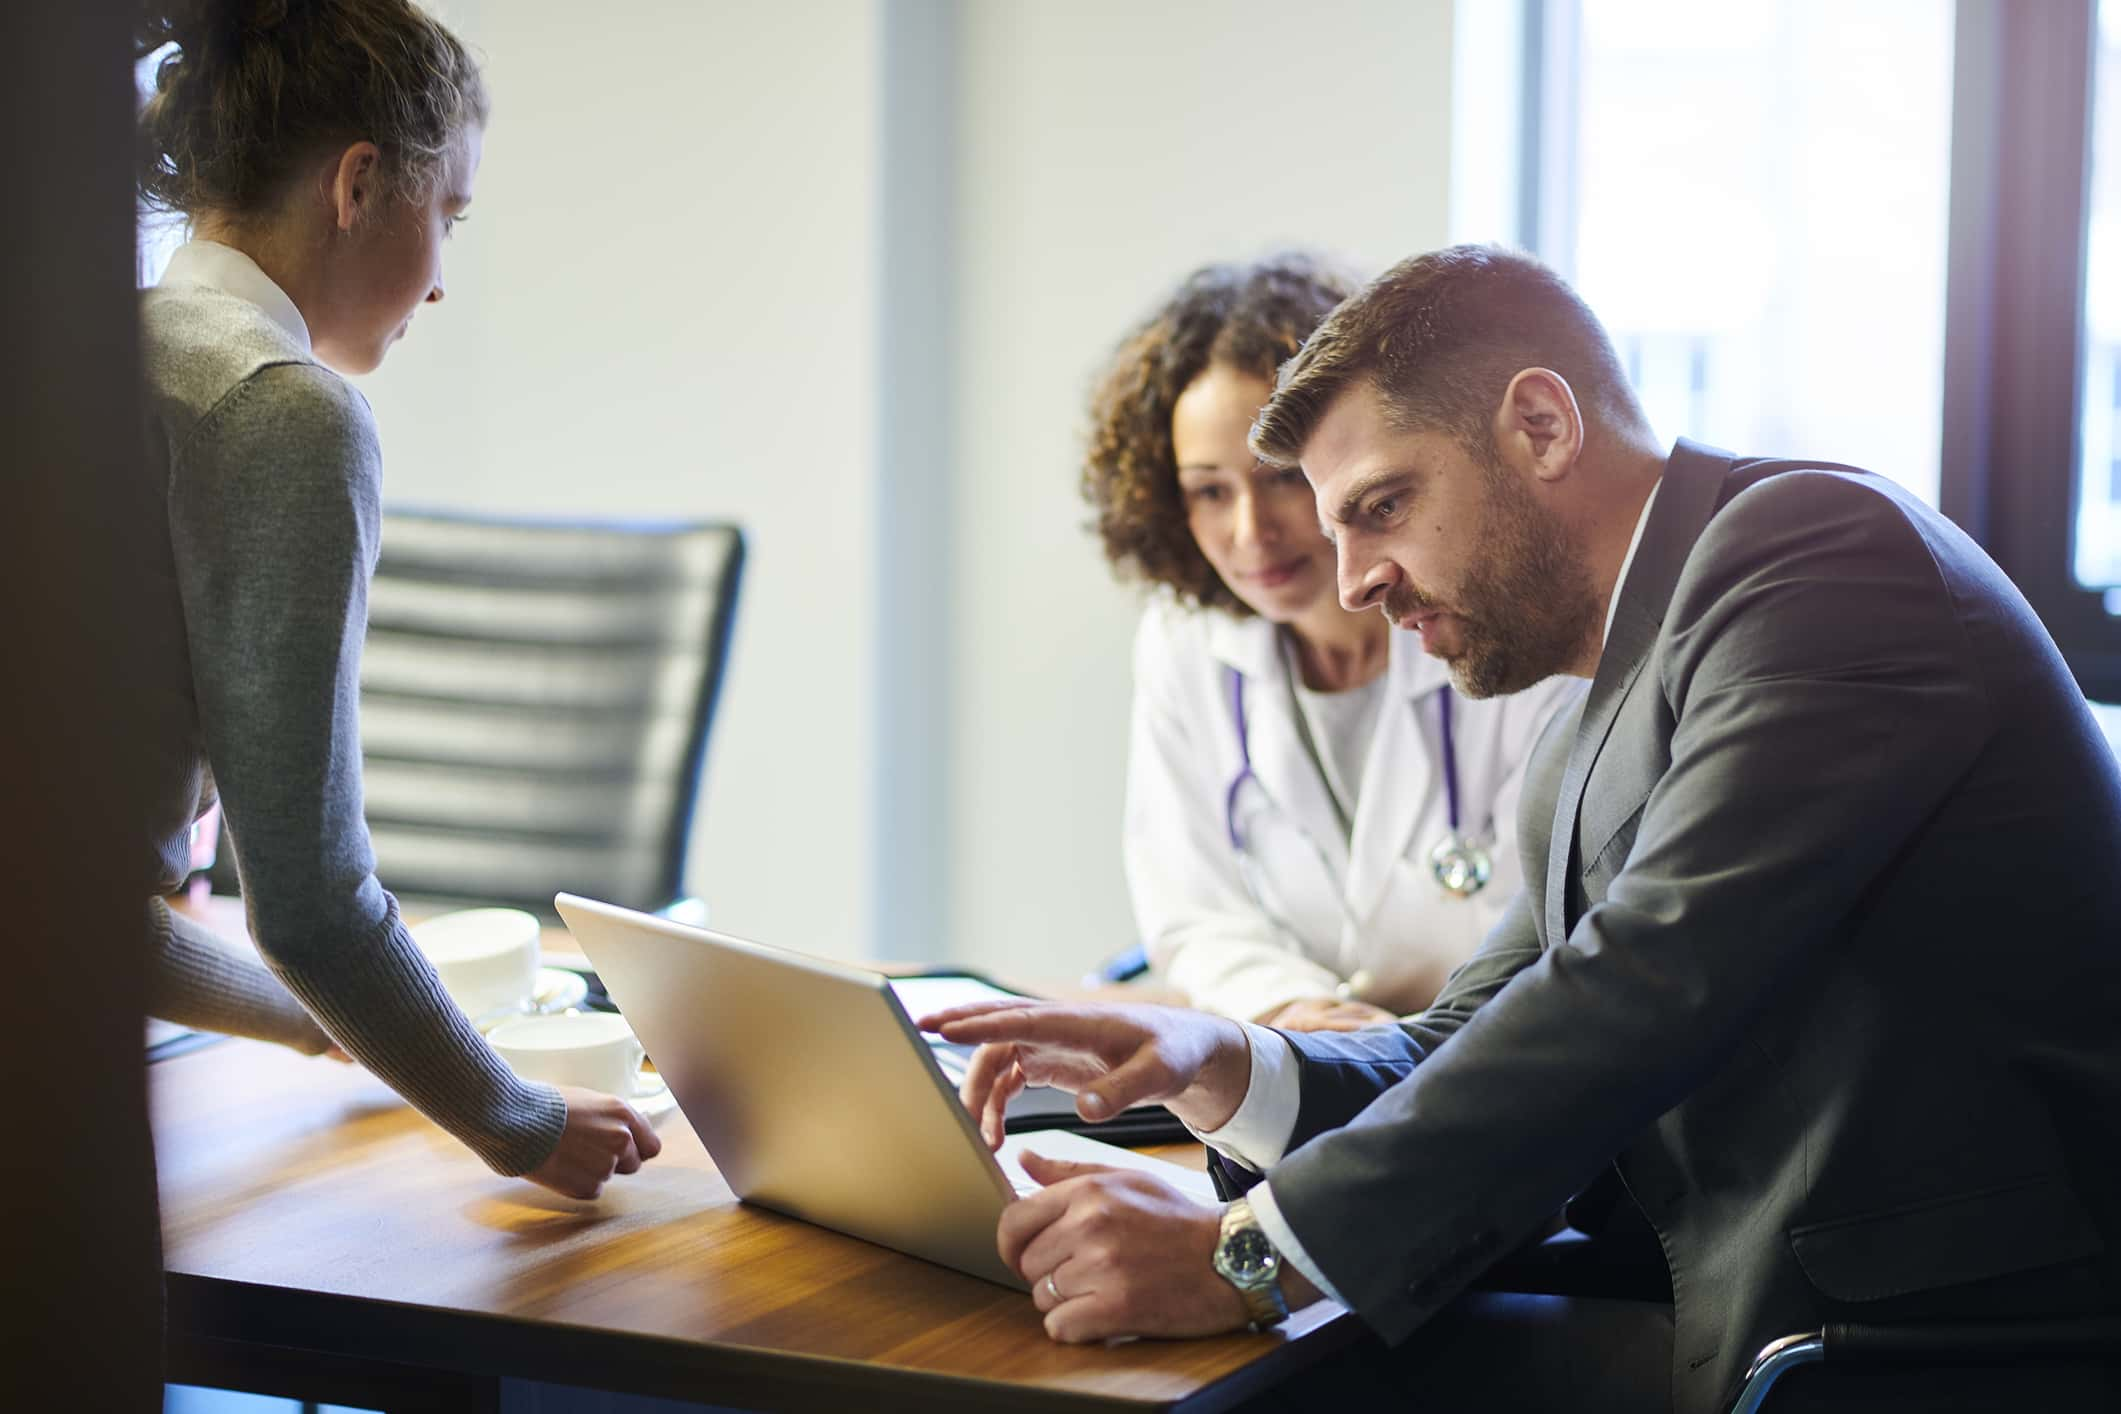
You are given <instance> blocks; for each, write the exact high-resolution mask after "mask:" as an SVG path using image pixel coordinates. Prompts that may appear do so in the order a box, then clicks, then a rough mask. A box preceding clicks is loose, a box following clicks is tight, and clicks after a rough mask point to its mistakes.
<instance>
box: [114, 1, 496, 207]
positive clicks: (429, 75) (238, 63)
mask: <svg viewBox="0 0 2121 1414" xmlns="http://www.w3.org/2000/svg"><path fill="white" fill-rule="evenodd" d="M133 38H134V43H135V45H136V49H137V53H138V54H139V57H141V58H143V59H144V58H146V57H148V56H149V55H151V54H155V53H157V52H159V51H162V50H169V52H168V53H167V54H165V55H164V56H163V58H162V59H161V61H160V62H159V63H158V64H157V65H156V67H155V76H154V87H153V91H152V92H151V93H149V94H148V95H147V99H146V102H145V104H144V105H143V106H142V108H141V110H140V121H139V139H140V148H139V164H138V181H139V189H140V195H141V197H142V198H143V199H144V200H145V201H146V202H147V203H148V204H149V205H150V206H155V207H160V208H163V209H165V210H174V211H182V212H185V213H187V214H191V215H196V214H198V213H199V212H201V211H206V210H216V211H221V212H224V213H228V214H235V215H244V214H249V213H251V212H254V211H256V210H258V209H260V208H261V207H262V206H263V205H265V204H266V203H269V202H270V201H272V200H273V199H275V197H276V196H277V194H278V193H279V192H280V191H281V190H282V189H283V184H284V182H285V180H286V179H287V178H288V177H289V176H290V175H291V174H292V173H293V172H294V171H295V169H296V168H297V167H298V166H299V165H300V164H301V163H302V162H304V161H306V160H308V159H309V158H310V157H312V156H314V155H316V154H318V153H321V152H324V151H328V150H329V149H330V147H331V145H332V144H346V143H354V142H362V141H367V142H373V143H375V144H376V146H377V147H379V148H380V149H382V152H383V155H384V160H385V162H386V164H387V167H388V170H389V172H390V174H391V178H392V180H393V181H394V182H396V183H398V184H399V186H400V187H401V189H403V190H404V191H405V192H407V193H410V192H412V191H415V190H417V189H418V188H419V187H420V184H421V183H422V182H424V181H425V180H427V179H428V178H429V177H430V176H432V174H433V173H434V172H435V170H437V167H438V164H439V163H440V161H441V159H442V157H443V155H444V154H445V153H446V152H447V151H448V150H449V148H450V143H451V141H452V140H453V139H454V138H455V136H456V134H457V133H458V132H459V131H460V130H462V129H463V128H464V127H466V126H470V125H476V124H481V123H483V122H485V120H486V90H485V86H484V84H483V83H482V82H481V81H480V77H479V69H478V65H477V63H476V62H474V61H473V59H472V58H471V56H470V54H469V52H468V51H466V50H465V48H464V46H463V44H462V42H461V41H459V40H458V39H457V37H456V36H455V35H453V34H451V33H450V32H449V31H448V30H447V29H446V28H444V27H443V26H442V25H441V24H440V23H439V22H438V21H436V20H435V19H434V18H433V17H432V16H430V15H428V14H427V13H426V12H425V11H423V10H421V9H420V8H419V6H418V5H416V4H414V3H412V0H144V3H143V4H142V5H141V8H140V11H139V16H138V19H137V20H136V21H135V24H134V35H133ZM172 46H174V47H172Z"/></svg>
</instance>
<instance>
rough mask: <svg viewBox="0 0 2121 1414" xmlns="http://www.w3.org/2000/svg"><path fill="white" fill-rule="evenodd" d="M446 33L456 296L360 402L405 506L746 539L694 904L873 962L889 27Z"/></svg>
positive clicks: (518, 15)
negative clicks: (452, 62) (490, 104)
mask: <svg viewBox="0 0 2121 1414" xmlns="http://www.w3.org/2000/svg"><path fill="white" fill-rule="evenodd" d="M437 8H438V9H439V10H440V11H441V13H442V14H443V15H444V17H445V18H446V19H448V20H449V21H450V22H452V23H453V24H455V25H456V26H457V28H458V30H459V32H460V33H462V34H463V35H464V36H465V37H466V38H467V39H469V40H470V41H472V42H473V43H474V44H475V45H476V46H477V47H479V48H481V49H482V50H483V51H484V53H485V56H486V60H487V76H488V83H489V86H490V88H491V90H492V93H493V101H494V116H493V122H492V125H491V128H490V130H489V132H488V134H487V141H486V154H485V163H484V167H483V170H482V172H481V174H480V180H479V188H478V193H477V199H476V201H475V203H474V205H473V207H472V213H471V220H470V222H469V223H468V224H466V225H465V226H463V227H462V228H461V229H460V230H459V232H458V234H457V236H456V238H455V240H454V242H453V245H452V248H451V250H450V253H449V260H448V264H447V267H446V279H447V286H448V297H447V299H446V300H445V301H444V303H443V304H442V305H441V306H440V307H439V308H436V309H432V310H423V311H422V312H421V314H420V316H419V317H418V319H417V320H416V321H415V323H414V326H413V331H412V336H411V337H410V338H409V339H407V340H406V341H405V343H404V344H403V345H401V346H400V347H399V348H398V350H397V351H396V352H394V353H393V354H392V355H391V358H390V361H389V362H388V363H387V364H386V365H385V366H384V368H383V369H382V370H381V371H380V372H378V373H377V374H376V375H375V376H373V377H371V378H369V379H367V380H365V382H364V388H365V391H367V393H368V394H369V397H370V399H371V401H372V402H373V403H374V405H375V408H376V414H377V419H378V422H379V425H380V429H381V432H382V436H383V444H384V449H385V459H386V460H385V488H386V496H387V497H388V498H389V499H391V500H394V501H397V502H399V503H404V504H429V505H441V506H452V507H462V508H471V509H486V510H492V511H501V512H510V511H517V512H525V513H532V514H537V513H551V514H561V515H582V514H589V515H599V516H693V517H715V518H724V517H726V518H733V519H736V520H738V521H740V522H742V523H743V524H744V526H745V527H746V529H747V530H748V531H749V532H750V535H751V546H750V548H751V559H750V562H749V565H748V566H747V569H746V574H745V580H746V582H745V585H744V590H743V601H742V605H741V608H740V611H739V613H738V616H737V629H736V640H735V647H734V652H733V657H732V662H731V666H730V676H729V678H728V680H727V685H726V688H725V691H724V695H723V697H722V699H721V708H720V717H719V720H718V721H717V723H716V727H715V733H714V738H713V741H712V742H711V744H710V748H709V757H708V765H707V779H706V788H705V795H704V801H703V814H702V817H701V819H700V822H699V827H698V830H697V833H696V836H695V843H694V851H693V860H694V867H693V870H692V874H693V878H692V883H693V885H694V887H696V888H697V889H699V890H700V891H701V892H702V893H703V894H704V895H705V896H706V897H707V898H708V899H709V901H710V903H711V905H712V907H713V909H714V915H715V918H716V921H717V922H718V923H719V924H721V925H723V926H726V927H728V928H730V929H732V930H734V931H738V932H751V933H755V934H759V935H763V936H766V937H769V938H775V939H779V940H781V941H785V942H788V943H790V944H791V945H794V946H799V947H809V948H815V949H818V950H821V951H830V952H840V953H853V952H859V951H862V950H864V949H866V948H867V946H868V938H869V924H868V916H867V914H868V910H867V908H866V906H865V900H866V898H867V896H868V892H869V888H870V880H869V878H868V872H867V871H868V870H869V869H870V867H871V861H872V858H873V832H874V826H873V821H872V819H871V808H870V806H871V802H870V799H869V794H870V790H871V783H872V779H873V773H872V770H871V760H872V757H873V755H874V751H873V749H872V744H871V740H870V735H871V724H872V715H873V711H872V709H873V701H874V680H875V673H874V668H873V664H872V653H871V643H872V636H871V634H870V633H869V625H868V622H867V620H866V618H865V616H864V606H865V603H866V601H867V598H868V596H869V593H870V586H871V584H872V582H873V580H874V578H875V545H874V543H873V539H872V534H871V531H872V527H873V524H874V509H875V507H874V501H875V485H874V477H873V451H874V442H875V436H876V418H877V408H876V400H877V368H876V339H875V313H874V310H875V304H876V285H877V276H876V269H875V263H876V260H875V249H874V243H873V240H872V234H873V233H872V230H871V213H872V211H873V209H874V207H875V205H876V199H877V193H876V191H875V176H876V162H875V160H874V154H873V148H874V144H875V135H874V133H873V131H872V117H873V112H874V109H875V88H876V82H877V72H876V64H875V54H876V42H877V15H876V11H875V10H874V9H873V7H872V6H871V5H869V4H866V3H863V0H811V2H810V3H808V4H806V5H804V6H803V7H801V9H800V11H799V12H791V10H790V9H784V7H781V6H778V5H773V6H767V5H743V4H734V3H726V4H714V5H706V4H696V3H691V0H634V2H633V3H630V4H627V5H624V6H613V7H607V8H605V9H600V10H597V11H594V12H592V11H590V10H587V9H584V8H583V7H582V6H581V5H579V4H577V3H573V0H484V3H465V0H454V3H452V0H440V3H439V4H438V5H437ZM557 882H562V881H556V883H557Z"/></svg>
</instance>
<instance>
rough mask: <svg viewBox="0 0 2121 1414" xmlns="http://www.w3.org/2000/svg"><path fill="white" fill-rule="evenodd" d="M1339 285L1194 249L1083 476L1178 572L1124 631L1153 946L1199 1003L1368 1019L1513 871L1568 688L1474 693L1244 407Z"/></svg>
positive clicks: (1122, 372)
mask: <svg viewBox="0 0 2121 1414" xmlns="http://www.w3.org/2000/svg"><path fill="white" fill-rule="evenodd" d="M1348 293H1349V286H1347V285H1346V284H1344V283H1343V282H1341V281H1340V280H1339V279H1338V278H1336V277H1335V276H1333V275H1332V274H1329V273H1328V272H1326V271H1325V270H1323V269H1322V268H1321V267H1320V266H1318V265H1317V264H1316V263H1315V262H1313V261H1311V260H1309V259H1306V258H1304V257H1300V256H1281V257H1276V258H1273V259H1269V260H1265V261H1262V262H1260V263H1259V264H1257V265H1251V266H1229V265H1216V266H1210V267H1208V268H1206V269H1203V270H1200V271H1197V272H1195V273H1194V274H1193V275H1192V276H1190V277H1189V278H1188V279H1187V280H1186V281H1185V283H1184V284H1182V285H1181V286H1179V288H1178V290H1177V292H1176V293H1175V294H1173V295H1172V296H1171V298H1170V299H1169V300H1168V301H1167V302H1166V303H1165V305H1164V306H1163V308H1161V309H1159V310H1158V311H1157V312H1156V313H1155V314H1154V315H1153V316H1152V317H1151V318H1150V319H1149V320H1148V322H1147V323H1145V324H1143V325H1142V326H1141V327H1139V328H1138V329H1136V330H1135V331H1134V332H1133V333H1132V334H1130V335H1129V336H1128V337H1127V339H1126V341H1125V342H1124V343H1122V344H1121V345H1120V347H1119V349H1118V351H1117V352H1116V353H1115V355H1114V357H1113V360H1112V364H1111V366H1110V368H1109V370H1108V371H1107V372H1106V374H1105V375H1104V378H1103V380H1102V382H1101V383H1100V384H1099V387H1098V389H1097V392H1096V395H1095V397H1094V399H1093V401H1092V405H1091V414H1092V420H1093V432H1092V436H1091V443H1090V454H1089V459H1088V463H1087V465H1086V466H1085V468H1084V472H1083V491H1084V494H1085V496H1086V497H1087V498H1088V499H1089V501H1090V504H1091V505H1092V506H1093V507H1094V508H1095V509H1096V512H1097V529H1098V532H1099V534H1100V535H1101V537H1102V538H1103V541H1104V548H1105V556H1106V558H1107V559H1108V560H1109V561H1111V563H1112V565H1113V567H1114V569H1115V570H1116V571H1118V572H1119V573H1120V574H1122V575H1124V576H1126V577H1129V578H1132V579H1136V580H1145V581H1147V582H1149V583H1150V584H1153V585H1156V586H1158V587H1159V588H1160V589H1161V590H1163V591H1165V592H1164V593H1162V594H1160V595H1158V596H1157V598H1156V599H1155V600H1154V601H1153V602H1152V603H1151V604H1150V605H1149V607H1148V609H1147V610H1146V611H1145V612H1144V613H1143V615H1142V620H1141V627H1140V630H1139V632H1138V633H1137V635H1136V638H1135V644H1134V714H1133V716H1134V721H1133V732H1132V741H1131V744H1130V747H1129V754H1128V763H1127V813H1126V834H1125V852H1126V866H1127V879H1128V884H1129V887H1130V889H1131V891H1132V894H1133V899H1134V913H1135V922H1136V925H1137V926H1138V928H1139V929H1140V931H1141V936H1142V939H1143V942H1144V945H1145V946H1146V948H1147V951H1148V954H1149V959H1150V963H1151V965H1152V966H1153V967H1154V968H1155V969H1156V971H1157V972H1158V974H1159V975H1160V976H1162V977H1163V978H1164V979H1165V980H1166V981H1168V982H1170V983H1171V984H1173V985H1175V986H1176V987H1178V988H1179V989H1181V990H1182V991H1184V992H1185V993H1186V995H1187V997H1188V998H1189V999H1190V1000H1191V1001H1192V1003H1193V1004H1194V1005H1195V1006H1198V1007H1202V1008H1204V1009H1206V1010H1209V1011H1215V1012H1220V1013H1222V1014H1224V1015H1226V1016H1233V1017H1238V1018H1240V1019H1243V1020H1248V1021H1252V1020H1256V1021H1261V1022H1265V1023H1268V1024H1271V1025H1276V1026H1282V1027H1288V1028H1292V1029H1298V1030H1310V1029H1326V1030H1352V1029H1355V1028H1356V1027H1360V1026H1366V1025H1371V1024H1374V1023H1376V1022H1381V1021H1386V1020H1390V1019H1392V1018H1394V1017H1396V1016H1398V1015H1400V1014H1403V1013H1406V1012H1412V1011H1417V1010H1419V1009H1420V1008H1422V1007H1423V1006H1426V1005H1427V1004H1428V1003H1429V1002H1430V1001H1431V1000H1432V999H1433V998H1434V997H1435V995H1436V993H1437V991H1438V989H1439V988H1440V987H1441V986H1442V985H1443V981H1444V978H1445V977H1446V976H1447V975H1448V974H1449V973H1450V971H1451V969H1452V968H1454V967H1456V966H1457V965H1458V964H1459V963H1460V962H1463V961H1464V960H1465V959H1466V958H1467V957H1468V956H1469V955H1470V954H1471V953H1472V951H1473V949H1474V948H1475V946H1476V945H1478V943H1479V942H1480V940H1481V938H1482V937H1483V936H1484V935H1485V934H1486V933H1487V931H1488V928H1489V927H1490V926H1491V925H1492V924H1493V923H1494V922H1495V920H1496V919H1497V918H1498V917H1499V916H1500V915H1501V913H1502V910H1503V907H1504V905H1505V904H1506V903H1507V901H1508V900H1509V898H1510V896H1511V895H1512V894H1514V893H1515V892H1516V891H1517V889H1518V888H1519V886H1520V883H1521V878H1520V869H1519V865H1518V859H1517V846H1516V839H1515V835H1516V812H1517V793H1518V786H1519V784H1520V778H1521V774H1522V769H1523V764H1524V761H1525V758H1526V756H1527V755H1528V753H1529V752H1530V750H1531V746H1532V743H1533V741H1534V740H1535V739H1536V738H1537V736H1538V734H1539V731H1540V728H1541V727H1542V726H1544V725H1545V722H1546V719H1547V717H1548V716H1549V715H1550V714H1551V713H1552V711H1553V710H1554V708H1555V707H1556V705H1557V703H1558V702H1559V701H1560V700H1561V699H1562V698H1563V696H1564V695H1567V694H1568V693H1569V691H1570V690H1569V688H1567V687H1565V686H1564V685H1563V684H1562V683H1561V682H1559V681H1557V682H1554V683H1548V684H1542V685H1541V686H1539V687H1537V688H1534V689H1532V690H1531V691H1529V692H1526V693H1522V694H1520V695H1518V696H1516V697H1512V698H1505V699H1497V700H1490V701H1474V700H1471V699H1468V698H1465V697H1463V696H1460V695H1459V694H1457V693H1456V692H1454V691H1453V690H1452V688H1451V686H1450V682H1449V675H1448V673H1447V672H1446V670H1445V668H1444V665H1443V664H1442V663H1440V662H1438V661H1436V660H1435V659H1433V658H1430V657H1429V656H1428V655H1426V654H1425V653H1423V652H1422V651H1421V644H1420V641H1419V637H1418V635H1416V634H1413V633H1411V632H1408V631H1405V630H1401V629H1398V628H1394V627H1393V626H1392V625H1390V624H1388V623H1387V622H1386V621H1385V619H1384V618H1383V616H1382V615H1380V614H1377V613H1371V612H1365V613H1360V614H1355V613H1349V612H1348V611H1347V610H1345V609H1343V608H1342V607H1341V606H1340V600H1339V595H1338V591H1337V587H1336V585H1335V582H1334V560H1333V547H1332V546H1331V545H1330V544H1329V543H1328V542H1327V541H1326V540H1325V539H1324V537H1323V536H1322V535H1321V534H1320V531H1319V519H1318V511H1317V507H1316V505H1315V503H1314V501H1313V498H1312V495H1311V489H1310V486H1309V485H1308V484H1307V483H1306V482H1305V480H1304V477H1303V474H1302V473H1301V472H1300V471H1295V470H1277V469H1274V468H1271V467H1265V466H1262V465H1260V463H1259V461H1258V459H1257V458H1256V457H1254V456H1253V455H1252V451H1251V448H1250V447H1249V446H1248V445H1247V444H1246V437H1247V434H1248V433H1249V432H1250V430H1251V426H1252V419H1253V417H1254V415H1255V414H1256V413H1257V412H1258V411H1259V408H1260V406H1261V405H1262V404H1263V403H1265V402H1266V401H1267V398H1268V396H1269V394H1271V393H1272V392H1273V388H1274V373H1275V369H1276V368H1277V367H1278V366H1279V365H1280V364H1281V363H1282V361H1283V360H1285V359H1288V358H1290V357H1292V356H1293V355H1294V354H1295V353H1296V351H1297V349H1298V347H1300V346H1301V345H1302V343H1303V341H1304V340H1305V338H1306V337H1308V336H1309V335H1310V333H1311V331H1312V330H1313V329H1314V328H1316V327H1317V325H1318V324H1319V322H1320V321H1321V320H1323V319H1324V318H1325V316H1326V314H1327V312H1328V311H1330V310H1331V309H1332V308H1333V306H1334V305H1336V304H1338V303H1339V302H1340V300H1341V299H1342V298H1343V297H1345V296H1346V295H1347V294H1348Z"/></svg>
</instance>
